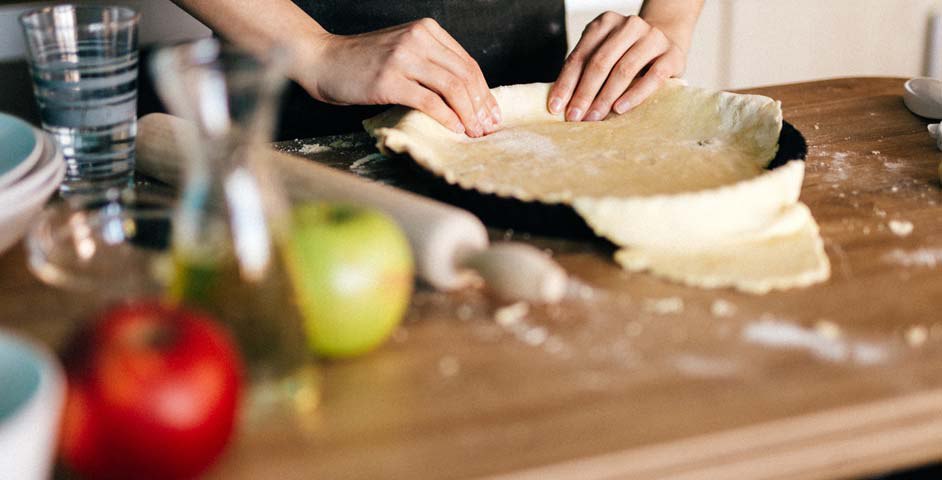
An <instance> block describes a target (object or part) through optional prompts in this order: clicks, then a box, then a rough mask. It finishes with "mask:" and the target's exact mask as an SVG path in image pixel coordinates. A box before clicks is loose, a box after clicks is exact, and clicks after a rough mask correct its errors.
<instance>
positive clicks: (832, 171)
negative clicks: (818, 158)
mask: <svg viewBox="0 0 942 480" xmlns="http://www.w3.org/2000/svg"><path fill="white" fill-rule="evenodd" d="M848 156H850V154H849V153H847V152H836V153H833V154H831V161H830V163H829V164H828V168H829V170H828V172H827V173H825V174H824V180H826V181H828V182H840V181H842V180H847V177H848V174H847V168H848V164H847V157H848Z"/></svg>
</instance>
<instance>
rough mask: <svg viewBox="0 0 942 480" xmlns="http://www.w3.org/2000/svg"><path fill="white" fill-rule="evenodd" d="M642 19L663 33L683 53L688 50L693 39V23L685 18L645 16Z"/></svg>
mask: <svg viewBox="0 0 942 480" xmlns="http://www.w3.org/2000/svg"><path fill="white" fill-rule="evenodd" d="M642 18H644V17H642ZM644 20H645V21H646V22H648V24H649V25H651V26H652V27H655V28H657V29H658V30H660V31H661V32H662V33H664V35H666V36H667V38H668V39H669V40H670V41H671V43H673V44H674V45H676V46H677V47H678V48H680V50H681V51H683V52H684V55H686V54H687V52H688V51H690V45H691V43H692V41H693V29H694V26H695V24H694V23H692V22H688V21H686V19H682V18H667V19H660V18H645V19H644Z"/></svg>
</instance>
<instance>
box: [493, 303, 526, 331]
mask: <svg viewBox="0 0 942 480" xmlns="http://www.w3.org/2000/svg"><path fill="white" fill-rule="evenodd" d="M529 313H530V304H529V303H527V302H517V303H514V304H511V305H508V306H506V307H501V308H498V309H497V311H495V312H494V320H496V321H497V324H498V325H500V326H502V327H504V328H508V327H511V326H513V325H518V324H520V323H521V322H522V321H523V319H524V318H525V317H526V316H527V314H529Z"/></svg>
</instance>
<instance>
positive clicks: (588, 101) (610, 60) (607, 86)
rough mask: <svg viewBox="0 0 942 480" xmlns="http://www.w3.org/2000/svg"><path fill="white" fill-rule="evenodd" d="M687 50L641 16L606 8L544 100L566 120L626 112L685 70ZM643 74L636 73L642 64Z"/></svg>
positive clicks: (585, 34)
mask: <svg viewBox="0 0 942 480" xmlns="http://www.w3.org/2000/svg"><path fill="white" fill-rule="evenodd" d="M685 61H686V58H685V54H684V53H683V51H682V50H680V48H679V47H677V46H676V45H675V44H673V43H672V42H671V40H670V39H669V38H668V37H667V36H666V35H665V34H664V33H663V32H662V31H661V30H659V29H657V28H654V27H652V26H651V25H650V24H648V23H647V22H645V21H644V20H643V19H642V18H640V17H636V16H630V17H624V16H621V15H618V14H615V13H612V12H606V13H604V14H602V15H600V16H599V17H598V18H596V19H595V20H593V21H592V23H590V24H589V26H588V27H587V28H586V30H585V32H584V33H583V36H582V38H581V39H580V40H579V43H578V44H577V45H576V48H575V49H573V52H572V53H571V54H570V55H569V57H568V58H567V59H566V63H565V64H564V65H563V68H562V71H561V72H560V74H559V77H558V78H557V80H556V82H555V83H554V84H553V87H552V88H551V89H550V95H549V98H548V100H547V108H548V109H549V111H550V112H551V113H554V114H558V113H563V112H564V113H565V117H566V120H569V121H582V120H586V121H596V120H602V119H603V118H605V117H606V116H607V115H608V114H609V112H611V111H612V110H614V111H615V112H617V113H624V112H626V111H627V110H629V109H630V108H632V107H634V106H637V105H638V104H640V103H641V102H642V101H644V99H646V98H647V97H648V96H650V95H651V94H652V93H653V92H654V91H656V90H657V89H658V88H659V87H660V86H661V85H662V84H663V83H664V81H665V80H666V79H667V78H670V77H671V76H674V75H679V74H680V73H682V72H683V68H684V63H685ZM646 67H647V68H648V73H646V74H645V75H644V77H641V78H637V75H638V74H639V73H640V72H642V71H643V70H644V69H645V68H646Z"/></svg>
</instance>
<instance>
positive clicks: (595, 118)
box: [585, 110, 602, 122]
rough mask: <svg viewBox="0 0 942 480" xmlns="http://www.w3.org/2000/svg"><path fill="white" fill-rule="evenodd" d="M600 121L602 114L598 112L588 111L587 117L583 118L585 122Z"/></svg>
mask: <svg viewBox="0 0 942 480" xmlns="http://www.w3.org/2000/svg"><path fill="white" fill-rule="evenodd" d="M601 119H602V112H599V111H598V110H590V111H589V113H588V115H586V116H585V120H586V121H588V122H597V121H599V120H601Z"/></svg>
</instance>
